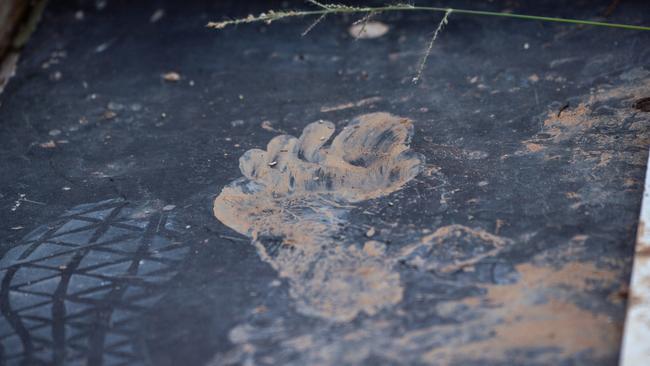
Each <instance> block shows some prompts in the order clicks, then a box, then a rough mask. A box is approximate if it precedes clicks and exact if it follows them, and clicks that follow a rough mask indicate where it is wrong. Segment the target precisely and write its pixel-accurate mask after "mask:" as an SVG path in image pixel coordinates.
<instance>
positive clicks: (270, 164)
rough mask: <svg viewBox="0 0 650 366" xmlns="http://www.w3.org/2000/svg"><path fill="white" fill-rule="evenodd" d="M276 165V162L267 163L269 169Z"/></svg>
mask: <svg viewBox="0 0 650 366" xmlns="http://www.w3.org/2000/svg"><path fill="white" fill-rule="evenodd" d="M276 165H278V162H277V161H272V162H270V163H269V166H271V167H273V166H276Z"/></svg>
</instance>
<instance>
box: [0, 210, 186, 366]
mask: <svg viewBox="0 0 650 366" xmlns="http://www.w3.org/2000/svg"><path fill="white" fill-rule="evenodd" d="M158 206H160V205H149V206H147V205H142V206H138V207H134V205H132V204H130V203H129V202H127V201H125V200H123V199H120V198H118V199H110V200H105V201H101V202H97V203H91V204H83V205H79V206H75V207H74V208H72V209H70V210H68V211H67V212H66V213H65V214H63V215H62V216H61V217H60V218H59V219H57V220H56V221H55V222H53V223H50V224H48V225H42V226H39V227H38V228H36V229H35V230H34V231H32V232H31V233H30V234H28V235H27V236H26V237H25V238H23V239H22V241H21V242H19V243H18V244H17V245H15V246H14V247H12V248H11V249H10V250H9V251H8V252H7V253H5V255H4V257H3V258H2V259H1V260H0V278H2V280H1V287H0V311H1V313H2V317H0V344H1V348H0V364H5V365H64V364H65V365H70V364H92V365H139V364H140V365H141V364H147V363H148V362H147V357H146V354H147V352H146V350H145V349H143V348H144V347H143V346H142V345H143V344H144V343H143V342H137V340H136V339H135V338H134V337H135V335H136V334H137V332H136V330H137V325H138V319H139V316H140V315H141V314H142V313H144V312H145V311H147V310H148V309H149V308H150V307H151V306H153V305H154V304H155V303H156V302H157V301H158V300H160V298H161V297H162V296H163V295H164V291H163V290H164V285H165V284H166V283H168V281H169V280H170V279H171V278H172V277H173V276H174V275H176V274H177V273H178V271H179V269H180V267H181V265H182V263H183V259H184V258H185V257H186V255H187V254H188V253H189V251H190V247H189V246H188V245H186V244H185V243H183V242H182V241H181V240H180V234H181V232H180V230H179V229H178V228H177V227H176V224H175V221H174V218H173V214H172V213H171V212H167V211H164V210H161V209H160V208H159V207H158Z"/></svg>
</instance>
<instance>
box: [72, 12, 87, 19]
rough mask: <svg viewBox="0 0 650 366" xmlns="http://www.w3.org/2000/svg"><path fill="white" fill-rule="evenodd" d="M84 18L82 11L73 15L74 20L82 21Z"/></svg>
mask: <svg viewBox="0 0 650 366" xmlns="http://www.w3.org/2000/svg"><path fill="white" fill-rule="evenodd" d="M84 17H85V14H84V12H83V10H77V12H76V13H74V18H75V19H76V20H84Z"/></svg>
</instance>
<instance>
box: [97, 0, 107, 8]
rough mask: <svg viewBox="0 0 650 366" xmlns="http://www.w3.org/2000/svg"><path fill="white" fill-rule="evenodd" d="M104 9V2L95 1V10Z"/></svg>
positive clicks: (103, 0) (104, 0) (100, 0)
mask: <svg viewBox="0 0 650 366" xmlns="http://www.w3.org/2000/svg"><path fill="white" fill-rule="evenodd" d="M105 7H106V0H97V1H95V8H97V10H104V8H105Z"/></svg>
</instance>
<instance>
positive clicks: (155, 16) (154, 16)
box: [149, 9, 165, 23]
mask: <svg viewBox="0 0 650 366" xmlns="http://www.w3.org/2000/svg"><path fill="white" fill-rule="evenodd" d="M163 16H165V10H164V9H158V10H156V11H154V12H153V14H151V18H149V22H150V23H155V22H157V21H159V20H160V19H162V17H163Z"/></svg>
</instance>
